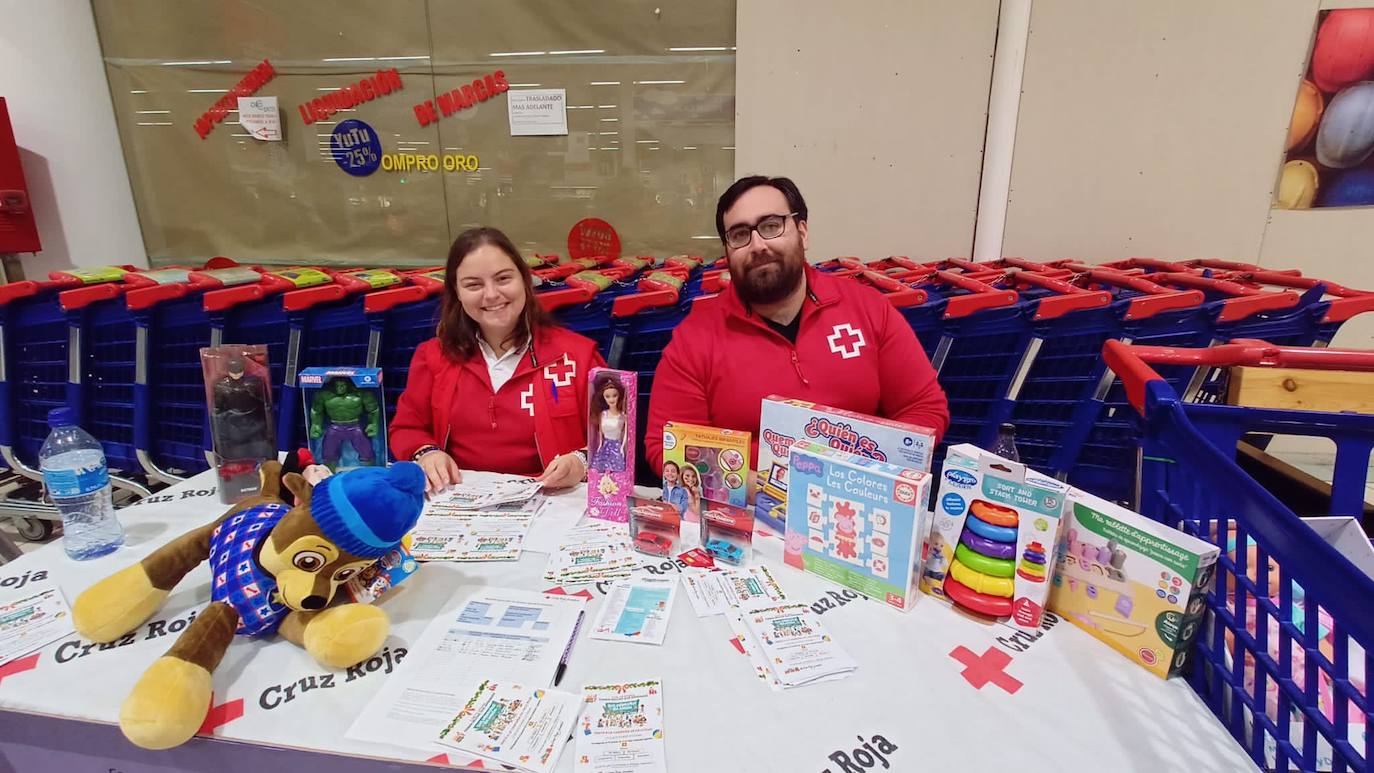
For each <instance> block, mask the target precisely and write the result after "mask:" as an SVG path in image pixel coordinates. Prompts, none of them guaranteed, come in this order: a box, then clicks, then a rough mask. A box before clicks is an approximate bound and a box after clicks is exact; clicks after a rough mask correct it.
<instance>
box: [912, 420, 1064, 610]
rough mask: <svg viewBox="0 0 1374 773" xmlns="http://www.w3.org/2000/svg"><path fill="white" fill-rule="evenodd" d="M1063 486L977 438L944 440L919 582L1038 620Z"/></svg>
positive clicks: (960, 599)
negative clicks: (947, 444)
mask: <svg viewBox="0 0 1374 773" xmlns="http://www.w3.org/2000/svg"><path fill="white" fill-rule="evenodd" d="M1068 493H1069V489H1068V487H1067V486H1065V485H1064V484H1063V483H1060V482H1059V481H1057V480H1055V479H1053V478H1049V477H1046V476H1044V475H1041V474H1040V473H1037V472H1034V471H1031V470H1027V469H1026V468H1025V466H1024V465H1021V464H1018V463H1016V462H1012V461H1008V460H1006V459H1003V458H1002V457H1000V456H997V455H996V454H991V453H988V452H987V451H984V450H982V449H981V448H978V447H977V446H972V445H969V444H967V443H965V444H961V445H957V446H953V447H951V448H950V449H949V451H948V453H947V454H946V456H945V466H944V469H943V470H942V471H941V473H940V493H939V496H938V497H937V498H936V500H935V527H934V530H933V531H932V533H931V535H930V550H929V553H930V555H929V557H928V558H927V559H926V564H925V569H924V571H923V573H922V576H921V589H922V590H924V591H925V592H926V593H929V594H931V595H934V596H939V597H941V598H945V599H948V600H949V601H950V602H951V603H953V604H954V605H955V606H958V607H960V608H963V609H967V610H970V611H972V612H976V613H978V614H980V615H983V616H986V617H992V618H995V619H996V620H998V621H999V622H1003V623H1006V624H1007V625H1010V626H1012V627H1014V628H1028V629H1035V628H1039V627H1040V619H1041V617H1042V615H1043V614H1044V612H1045V601H1046V598H1047V597H1048V596H1049V588H1050V583H1049V580H1050V578H1051V575H1052V574H1053V572H1054V564H1053V563H1052V561H1053V559H1054V550H1055V546H1056V545H1057V544H1058V542H1059V532H1060V516H1061V515H1062V513H1063V511H1064V500H1065V499H1066V498H1067V496H1068Z"/></svg>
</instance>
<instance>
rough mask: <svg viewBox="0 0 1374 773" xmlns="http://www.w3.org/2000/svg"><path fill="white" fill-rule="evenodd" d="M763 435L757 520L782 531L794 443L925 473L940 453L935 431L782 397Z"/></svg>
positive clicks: (769, 412) (774, 399) (766, 405)
mask: <svg viewBox="0 0 1374 773" xmlns="http://www.w3.org/2000/svg"><path fill="white" fill-rule="evenodd" d="M759 433H760V434H759V459H758V472H759V490H758V492H756V493H755V495H754V517H755V518H757V519H758V520H760V521H763V522H764V523H766V524H768V525H769V526H772V527H773V528H775V529H778V530H779V531H782V530H783V529H784V528H785V523H784V522H785V521H786V520H787V464H788V454H789V453H790V452H791V448H792V444H793V443H796V442H799V441H803V440H805V441H811V442H815V443H819V444H821V445H823V446H829V447H830V448H835V449H838V450H840V451H847V452H849V453H851V454H857V455H859V456H863V457H867V458H869V459H876V460H877V461H880V462H887V463H888V464H893V465H896V466H898V467H902V468H906V469H912V470H920V471H922V472H930V459H931V454H932V453H933V452H934V449H935V430H933V429H930V428H929V427H921V426H917V425H915V424H904V423H902V422H900V421H892V420H890V419H879V418H877V417H874V416H866V415H864V414H862V413H855V412H853V411H845V410H841V409H839V408H831V407H830V406H828V405H821V404H820V403H813V402H811V401H809V400H791V399H787V398H783V397H779V396H777V395H771V396H769V397H766V398H764V400H763V412H762V414H761V417H760V422H759Z"/></svg>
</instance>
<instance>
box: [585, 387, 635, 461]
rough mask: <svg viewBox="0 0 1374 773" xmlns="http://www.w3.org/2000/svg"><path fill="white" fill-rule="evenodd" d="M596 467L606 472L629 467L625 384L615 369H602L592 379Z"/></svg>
mask: <svg viewBox="0 0 1374 773" xmlns="http://www.w3.org/2000/svg"><path fill="white" fill-rule="evenodd" d="M590 426H591V428H592V438H593V442H592V444H591V448H592V467H593V468H595V469H597V470H601V471H603V472H622V471H624V469H625V451H626V448H625V444H626V442H628V440H629V437H630V433H628V432H626V431H625V387H624V385H622V384H621V383H620V379H619V378H617V377H616V375H615V374H614V373H599V374H597V377H596V379H595V381H593V382H592V421H591V425H590Z"/></svg>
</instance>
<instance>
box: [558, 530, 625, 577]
mask: <svg viewBox="0 0 1374 773" xmlns="http://www.w3.org/2000/svg"><path fill="white" fill-rule="evenodd" d="M638 565H639V557H638V556H637V555H636V554H635V552H634V548H632V547H631V546H630V535H629V531H628V530H627V529H626V527H625V524H623V523H611V522H609V521H594V522H592V523H588V524H584V525H582V526H578V527H577V528H575V529H570V530H569V531H568V532H567V533H566V534H564V535H563V539H561V540H560V541H559V543H558V550H557V551H556V552H554V553H550V554H549V563H548V565H547V567H546V569H545V571H544V579H546V580H548V581H550V582H556V583H558V584H560V585H575V584H579V583H588V582H597V581H600V580H611V579H618V578H621V577H628V576H629V574H630V571H631V570H633V569H634V568H635V567H636V566H638Z"/></svg>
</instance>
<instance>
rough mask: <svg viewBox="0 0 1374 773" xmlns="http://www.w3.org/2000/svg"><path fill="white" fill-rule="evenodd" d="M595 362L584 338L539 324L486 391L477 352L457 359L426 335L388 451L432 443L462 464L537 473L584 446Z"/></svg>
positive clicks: (406, 454)
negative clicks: (506, 373) (508, 371)
mask: <svg viewBox="0 0 1374 773" xmlns="http://www.w3.org/2000/svg"><path fill="white" fill-rule="evenodd" d="M602 365H605V362H604V361H603V360H602V359H601V355H600V354H599V353H598V352H597V350H596V344H595V343H593V342H592V341H591V340H590V339H588V338H584V337H583V336H580V335H578V334H576V333H573V332H571V331H569V330H565V329H563V328H560V327H545V328H544V329H543V330H541V331H540V333H539V335H538V336H537V337H536V339H535V342H534V346H533V347H532V348H531V350H530V351H527V352H526V353H525V354H524V355H523V356H521V358H520V365H519V366H518V367H517V368H516V371H515V375H514V376H512V377H511V380H510V381H507V382H506V383H505V384H503V385H502V386H501V389H500V390H499V391H493V390H492V388H491V376H490V375H489V374H488V372H487V363H486V360H485V359H483V357H482V355H481V353H480V352H479V353H477V354H474V355H473V356H472V357H469V358H468V359H467V360H466V361H463V362H459V361H455V360H452V359H450V358H448V357H447V356H445V355H444V353H443V351H442V350H441V349H440V347H439V341H438V340H437V339H431V340H429V341H426V342H424V343H423V344H420V346H419V348H418V349H416V350H415V356H414V357H413V358H412V359H411V361H410V375H409V378H408V379H407V381H406V388H405V391H404V392H402V393H401V399H400V400H399V401H397V403H396V415H395V416H394V417H393V418H392V420H391V426H390V429H389V432H388V435H389V438H390V441H391V453H392V454H394V455H395V456H396V458H397V459H409V458H410V457H411V455H413V454H414V453H415V452H416V451H417V450H418V449H419V448H420V447H421V446H423V445H426V444H433V445H436V446H439V447H440V448H443V449H444V450H445V451H447V452H448V453H449V454H450V455H451V456H452V457H453V458H454V460H455V461H457V462H458V466H459V467H462V468H463V469H468V470H491V471H493V472H505V473H513V474H517V475H537V474H539V473H541V472H543V470H544V468H545V467H546V466H547V465H548V464H549V462H550V461H552V460H553V458H554V457H555V456H557V455H559V454H565V453H568V452H570V451H575V450H577V449H579V448H583V447H584V446H586V445H587V391H588V384H587V374H588V373H589V372H590V371H591V369H592V368H594V367H598V366H602Z"/></svg>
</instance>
